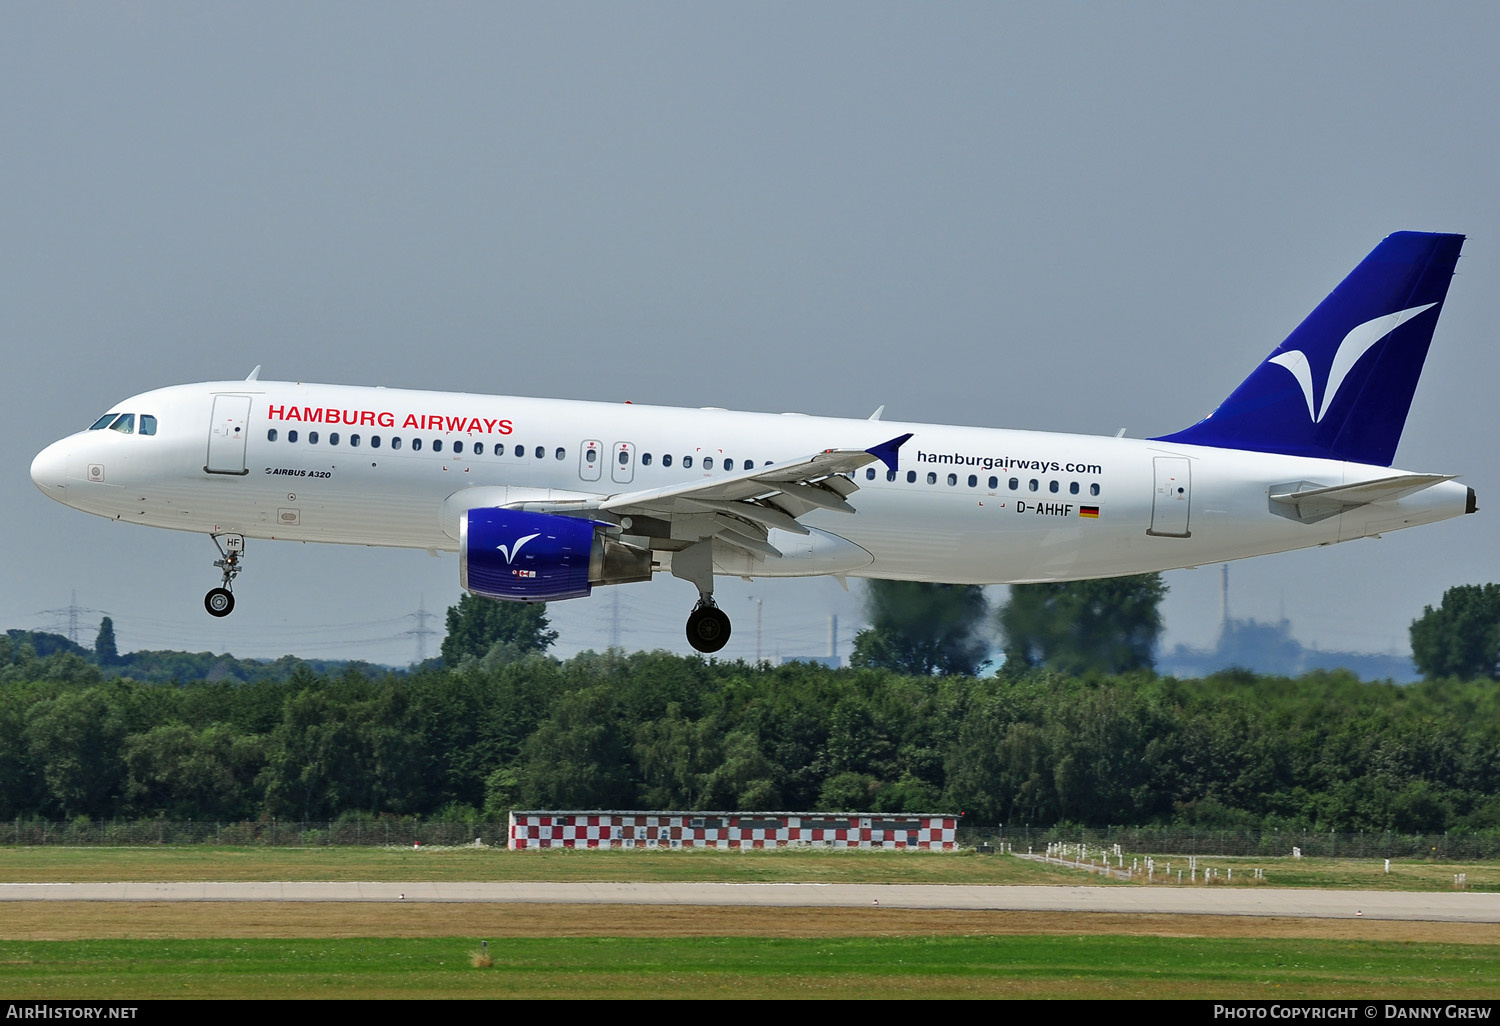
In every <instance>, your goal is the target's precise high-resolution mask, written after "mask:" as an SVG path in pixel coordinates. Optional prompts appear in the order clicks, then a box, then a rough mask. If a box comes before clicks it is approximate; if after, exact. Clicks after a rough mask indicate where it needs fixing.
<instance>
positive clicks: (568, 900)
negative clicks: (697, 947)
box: [0, 881, 1500, 923]
mask: <svg viewBox="0 0 1500 1026" xmlns="http://www.w3.org/2000/svg"><path fill="white" fill-rule="evenodd" d="M4 901H124V902H131V901H139V902H178V901H186V902H191V901H247V902H255V901H260V902H310V901H352V902H397V901H409V902H489V903H532V904H555V903H560V904H585V905H587V904H597V905H718V906H758V907H778V906H779V907H787V908H790V907H812V908H817V907H823V908H852V907H857V906H873V905H881V906H884V907H887V908H923V909H996V910H1010V911H1024V912H1113V913H1138V914H1165V915H1215V916H1302V917H1310V918H1315V919H1354V918H1364V919H1394V920H1425V921H1432V922H1462V923H1496V922H1500V894H1475V893H1467V892H1459V893H1411V892H1405V891H1327V890H1295V889H1290V888H1280V889H1277V888H1267V887H1246V888H1231V887H1107V886H1101V887H984V886H961V885H951V886H943V885H921V884H725V883H431V882H421V881H413V882H410V883H291V882H287V883H275V882H262V883H38V884H14V883H10V884H0V902H4Z"/></svg>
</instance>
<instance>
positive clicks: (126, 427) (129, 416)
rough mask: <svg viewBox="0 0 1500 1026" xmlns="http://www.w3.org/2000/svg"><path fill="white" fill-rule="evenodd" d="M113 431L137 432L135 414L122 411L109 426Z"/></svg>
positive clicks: (121, 432) (122, 432) (128, 433)
mask: <svg viewBox="0 0 1500 1026" xmlns="http://www.w3.org/2000/svg"><path fill="white" fill-rule="evenodd" d="M109 429H110V430H111V431H118V432H120V434H122V435H133V434H135V414H133V413H122V414H120V416H119V418H118V419H116V420H115V422H114V423H113V424H111V425H110V426H109Z"/></svg>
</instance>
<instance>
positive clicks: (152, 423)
mask: <svg viewBox="0 0 1500 1026" xmlns="http://www.w3.org/2000/svg"><path fill="white" fill-rule="evenodd" d="M141 434H143V435H154V434H156V418H155V417H153V416H151V414H149V413H143V414H141Z"/></svg>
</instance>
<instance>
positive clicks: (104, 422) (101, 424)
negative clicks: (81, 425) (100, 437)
mask: <svg viewBox="0 0 1500 1026" xmlns="http://www.w3.org/2000/svg"><path fill="white" fill-rule="evenodd" d="M118 416H119V414H118V413H106V414H105V415H104V416H102V417H100V418H99V419H98V420H96V421H94V426H93V427H91V428H89V430H90V431H99V430H101V429H103V428H107V427H109V425H110V424H111V423H112V422H113V421H114V419H115V418H116V417H118Z"/></svg>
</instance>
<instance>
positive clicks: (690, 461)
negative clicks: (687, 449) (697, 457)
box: [682, 456, 693, 467]
mask: <svg viewBox="0 0 1500 1026" xmlns="http://www.w3.org/2000/svg"><path fill="white" fill-rule="evenodd" d="M682 465H683V466H684V467H691V466H692V465H693V458H692V457H691V456H684V457H683V458H682Z"/></svg>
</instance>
